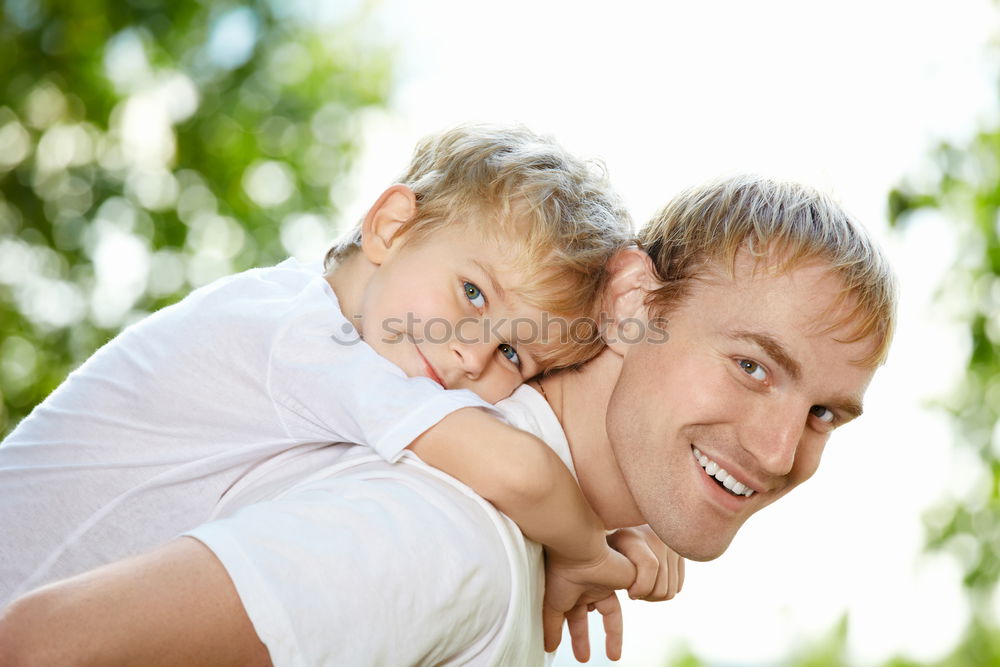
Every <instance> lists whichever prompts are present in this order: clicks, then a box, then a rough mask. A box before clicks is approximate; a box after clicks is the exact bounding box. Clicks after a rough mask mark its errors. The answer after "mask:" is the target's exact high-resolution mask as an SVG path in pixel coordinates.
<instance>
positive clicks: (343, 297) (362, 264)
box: [323, 251, 376, 332]
mask: <svg viewBox="0 0 1000 667" xmlns="http://www.w3.org/2000/svg"><path fill="white" fill-rule="evenodd" d="M375 268H376V267H375V265H374V264H372V263H371V262H370V261H368V259H367V258H366V257H365V256H364V253H362V252H360V251H359V252H355V253H353V254H351V255H349V256H348V257H345V258H344V259H343V260H341V261H339V262H337V263H336V264H333V265H332V266H330V268H329V269H327V271H326V274H325V275H324V276H323V277H324V278H326V282H328V283H329V284H330V287H332V288H333V293H334V294H336V295H337V301H338V302H339V303H340V311H341V312H342V313H343V314H344V317H346V318H347V321H348V322H350V323H351V324H353V325H354V328H355V329H357V330H358V331H359V332H360V331H361V325H362V322H361V302H362V297H363V296H364V292H365V286H366V285H367V284H368V282H369V281H370V280H371V277H372V274H374V273H375Z"/></svg>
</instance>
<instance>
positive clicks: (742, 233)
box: [639, 175, 896, 366]
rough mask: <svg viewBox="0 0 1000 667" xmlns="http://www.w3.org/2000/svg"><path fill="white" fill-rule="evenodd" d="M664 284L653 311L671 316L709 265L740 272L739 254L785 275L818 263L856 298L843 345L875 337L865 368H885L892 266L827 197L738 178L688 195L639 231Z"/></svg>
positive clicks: (892, 314) (892, 306)
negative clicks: (765, 260) (760, 260)
mask: <svg viewBox="0 0 1000 667" xmlns="http://www.w3.org/2000/svg"><path fill="white" fill-rule="evenodd" d="M639 243H640V245H641V246H642V247H643V248H644V249H645V250H646V252H647V253H649V255H650V257H652V260H653V264H654V266H655V267H656V271H657V273H658V277H659V278H660V280H661V281H662V285H661V286H660V287H659V288H658V289H656V290H654V291H653V292H651V293H650V295H649V304H650V305H651V306H652V307H653V308H654V309H655V310H657V312H659V313H662V314H666V313H667V312H668V311H669V310H670V308H671V307H673V306H675V305H676V304H677V303H679V301H680V300H681V299H684V298H685V297H686V295H687V292H688V288H689V286H690V283H691V280H692V279H696V278H697V277H698V276H699V275H701V274H702V273H703V271H704V270H705V269H706V268H707V267H708V264H709V263H710V262H720V263H722V264H723V265H724V266H725V265H728V266H730V267H734V266H735V261H736V255H737V253H738V252H740V251H741V250H746V251H748V252H749V253H750V254H751V255H752V256H754V257H765V256H766V257H767V258H768V259H769V260H775V259H777V260H778V261H779V262H780V264H779V266H778V267H777V268H778V270H780V271H788V270H791V269H792V268H794V267H795V266H797V265H799V264H801V263H803V262H807V261H811V260H815V261H820V262H823V263H825V264H827V265H828V266H829V268H830V271H831V272H832V273H833V274H834V275H836V276H838V277H839V278H840V280H841V281H842V285H843V291H842V298H841V299H840V300H839V301H838V303H837V304H834V305H835V306H838V305H840V304H843V303H844V302H845V300H846V299H847V298H848V297H851V298H852V301H851V308H850V310H849V311H848V314H847V315H846V316H845V317H843V318H841V319H840V320H838V321H837V322H836V325H840V324H847V323H850V324H851V326H852V332H851V335H850V337H849V338H848V339H847V340H845V341H844V342H854V341H858V340H863V339H865V338H868V337H869V336H871V337H872V340H873V342H874V347H873V350H872V353H871V354H870V355H869V356H868V357H866V358H865V359H859V360H857V362H858V363H860V364H863V365H866V366H877V365H879V364H881V363H883V362H884V361H885V357H886V354H887V352H888V348H889V343H890V342H891V339H892V334H893V330H894V328H895V321H896V280H895V277H894V275H893V273H892V269H891V268H890V266H889V262H888V261H887V260H886V258H885V256H884V255H883V254H882V252H881V250H879V248H878V247H877V246H876V245H875V243H874V242H872V240H871V239H870V238H869V237H868V235H867V233H866V232H865V231H864V229H863V228H862V227H861V226H860V225H859V224H858V223H857V222H856V221H855V220H853V219H852V217H851V216H850V215H849V214H848V213H847V212H846V211H844V209H843V208H841V206H840V205H839V204H837V203H836V202H835V201H834V200H833V199H831V198H830V197H829V196H827V195H825V194H823V193H820V192H818V191H816V190H814V189H812V188H809V187H807V186H804V185H800V184H798V183H790V182H782V181H777V180H772V179H768V178H762V177H758V176H750V175H743V176H736V177H732V178H726V179H721V180H718V181H714V182H712V183H709V184H707V185H702V186H698V187H693V188H690V189H688V190H685V191H684V192H682V193H681V194H680V195H678V196H677V197H675V198H674V199H673V200H672V201H671V202H670V203H669V204H667V206H666V207H665V208H663V210H661V211H660V212H659V213H658V214H657V215H656V216H655V217H654V218H653V220H652V221H651V222H650V223H649V224H648V225H646V227H645V228H644V229H643V230H641V231H640V232H639Z"/></svg>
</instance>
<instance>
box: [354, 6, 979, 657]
mask: <svg viewBox="0 0 1000 667" xmlns="http://www.w3.org/2000/svg"><path fill="white" fill-rule="evenodd" d="M380 15H381V18H382V25H381V27H380V30H383V31H385V33H384V34H383V35H382V37H383V38H385V37H386V35H388V38H387V39H386V41H388V42H389V43H391V44H394V45H395V46H396V48H397V52H398V61H399V63H400V64H401V67H402V72H401V76H400V80H399V86H398V88H397V94H396V97H395V100H394V103H393V108H392V110H391V111H390V112H389V113H385V114H383V113H379V114H376V115H372V116H370V117H369V118H368V119H367V122H366V124H365V128H366V130H365V134H366V137H365V138H366V141H367V149H366V152H365V154H364V157H363V160H362V163H361V165H360V169H359V171H358V176H357V182H356V187H355V192H354V193H353V194H354V201H353V203H352V204H351V206H350V207H349V209H348V215H347V218H348V219H354V218H355V217H356V216H358V215H360V213H361V212H362V211H363V210H364V209H365V208H367V206H368V204H369V203H370V202H371V200H373V199H374V197H375V196H377V195H378V193H379V192H380V191H381V189H382V188H383V187H384V186H385V185H388V184H389V182H391V179H392V178H393V177H394V176H395V175H396V174H397V173H398V172H399V171H400V170H401V169H402V167H403V166H404V165H405V164H406V162H407V160H408V158H409V154H410V151H411V150H412V147H413V145H414V143H415V142H416V141H417V139H418V138H420V137H421V136H423V135H424V134H427V133H429V132H432V131H435V130H438V129H441V128H443V127H446V126H449V125H452V124H455V123H457V122H461V121H467V120H502V121H506V120H516V121H521V122H523V123H525V124H527V125H528V126H530V127H532V128H533V129H535V130H539V131H543V132H547V133H551V134H554V135H555V136H556V137H557V138H558V139H559V140H560V141H561V142H562V143H563V144H564V145H566V146H567V147H569V148H570V149H571V150H573V151H575V152H577V153H578V154H583V155H588V156H594V157H600V158H603V159H604V161H605V162H606V163H607V165H608V167H609V169H610V172H611V176H612V178H613V180H614V181H615V183H616V184H617V186H618V188H619V190H620V192H621V193H622V194H623V195H624V197H625V199H626V201H627V202H628V204H629V205H630V207H631V209H632V212H633V214H634V216H635V218H636V220H637V222H638V223H640V224H641V223H642V222H643V221H645V220H646V219H648V218H649V217H650V216H651V215H652V214H653V213H654V212H655V210H656V209H657V208H658V207H659V206H661V205H662V204H664V203H665V202H666V201H667V199H668V198H669V197H670V196H671V195H673V194H674V193H675V192H676V191H677V190H678V189H680V188H681V187H682V186H684V185H687V184H691V183H694V182H698V181H701V180H704V179H706V178H710V177H713V176H716V175H719V174H720V173H725V172H733V171H741V170H750V171H757V172H763V173H767V174H773V175H778V176H785V177H791V178H795V179H798V180H802V181H806V182H809V183H812V184H814V185H818V186H821V187H824V188H827V189H829V190H831V191H833V192H834V194H835V195H836V196H837V197H838V198H840V199H841V200H842V201H843V202H844V203H845V204H846V205H847V207H848V208H849V209H851V210H853V211H854V212H855V213H856V214H858V215H859V216H860V217H861V218H862V219H863V220H864V221H865V222H866V223H867V225H868V226H869V228H870V229H871V230H872V232H873V233H874V234H875V235H876V236H877V237H879V238H880V239H882V240H883V243H884V244H885V245H886V247H887V249H888V251H889V253H890V254H891V256H892V257H893V259H894V261H895V265H896V267H897V269H898V272H899V274H900V277H901V280H902V284H903V301H902V312H901V320H900V322H901V326H900V331H899V333H898V335H897V343H896V345H895V349H894V353H893V355H892V358H891V360H890V362H889V364H888V365H887V367H886V368H884V369H883V370H882V371H881V372H880V374H879V375H878V376H877V377H876V379H875V382H874V384H873V386H872V388H871V390H870V391H869V394H868V397H867V401H866V414H865V416H864V418H863V419H862V420H861V421H860V422H858V423H856V424H853V425H851V426H849V427H847V428H845V429H844V430H843V431H842V432H841V433H839V434H838V435H837V436H836V437H835V438H834V440H833V442H832V443H831V445H830V446H829V447H828V448H827V453H826V456H825V459H824V463H823V466H822V467H821V469H820V472H819V473H818V475H817V476H816V477H815V478H814V479H813V480H812V481H810V482H809V483H808V484H806V485H805V486H804V487H802V488H801V489H799V490H797V491H796V492H795V493H794V494H792V495H791V496H790V498H789V499H787V500H783V501H782V502H781V503H779V504H778V505H777V506H775V507H772V508H769V509H768V510H766V511H765V512H763V513H762V514H760V515H759V516H758V517H755V518H754V519H753V520H751V521H750V523H749V524H748V525H747V526H746V527H745V528H744V530H743V531H742V532H741V533H740V535H739V536H738V537H737V539H736V541H735V542H734V544H733V546H732V547H731V548H730V550H729V551H728V552H727V553H726V554H725V555H724V556H723V557H722V558H720V559H719V560H717V561H715V562H712V563H704V564H701V563H696V564H690V565H689V568H688V578H687V583H686V585H685V589H684V592H683V593H682V594H681V595H680V596H679V597H678V598H677V599H676V600H674V601H672V602H669V603H660V604H656V605H650V604H644V603H629V602H628V601H627V600H625V601H624V602H625V605H626V608H625V614H626V645H625V655H624V659H623V664H626V665H662V664H663V661H664V660H665V658H666V657H667V656H668V655H670V654H671V653H672V652H675V651H677V650H679V647H680V646H681V645H682V644H683V643H687V644H689V645H690V646H691V647H692V648H693V649H694V650H695V651H696V652H697V653H698V654H699V655H700V656H702V657H703V658H706V659H708V660H710V661H711V662H712V664H715V665H727V666H735V665H770V664H774V662H775V661H776V660H778V659H779V658H781V657H782V656H784V655H786V654H787V652H788V651H789V650H792V649H794V647H795V646H796V642H797V641H801V640H802V638H803V636H808V635H815V634H816V633H820V632H823V631H825V630H827V629H829V628H830V627H831V626H832V625H833V623H834V622H835V621H836V620H837V619H838V618H839V617H840V615H841V614H842V613H843V612H845V611H850V631H849V641H850V648H851V651H852V655H853V657H854V660H855V661H856V663H857V664H870V663H872V662H875V661H879V660H883V659H886V658H888V657H890V656H891V655H893V654H894V653H897V652H903V653H905V654H907V655H908V656H910V657H911V658H914V659H918V660H929V659H932V658H934V657H936V656H940V655H941V654H942V653H943V652H945V651H947V650H948V649H949V648H950V646H951V644H952V643H953V642H954V641H955V640H956V638H957V636H958V633H959V632H960V631H961V629H962V626H963V623H964V619H965V611H964V608H963V606H962V604H963V603H962V598H961V597H960V589H959V580H958V574H957V568H956V566H955V565H954V564H953V563H952V562H951V561H950V560H949V559H948V558H945V557H934V558H929V557H920V556H919V555H918V554H919V551H920V545H921V544H922V528H921V520H920V516H921V513H922V512H923V510H924V509H925V508H927V507H928V506H930V505H931V504H933V503H934V501H935V500H937V499H939V498H941V497H942V496H943V495H944V494H946V493H959V492H960V490H961V489H963V488H968V487H970V486H971V485H973V484H975V483H976V479H977V478H978V477H979V475H980V474H981V473H980V472H979V471H977V470H976V468H975V467H974V466H972V465H970V464H969V463H968V462H964V463H963V462H962V461H959V460H957V459H956V456H955V454H954V453H952V452H951V451H950V442H951V436H950V433H949V428H948V426H947V424H946V423H945V422H944V420H943V419H942V418H941V417H940V416H938V415H937V414H935V413H934V411H933V410H931V409H929V408H928V407H927V401H928V400H929V399H930V398H933V397H936V396H940V395H942V394H943V393H944V392H945V391H946V389H947V388H948V387H949V386H951V385H952V383H953V382H954V381H955V380H956V378H957V377H959V362H960V359H961V355H962V352H963V351H964V349H965V345H966V342H965V340H964V338H963V337H962V335H961V331H960V330H959V329H957V328H956V327H954V326H949V325H948V323H947V315H946V314H945V311H944V310H942V309H940V308H939V309H937V310H934V309H932V308H931V307H930V305H929V304H930V296H931V294H932V292H933V290H934V288H935V286H936V285H937V284H938V282H939V279H940V276H941V274H942V272H943V270H944V269H945V268H946V267H947V266H948V265H949V264H950V262H951V261H952V258H953V256H954V241H953V239H952V236H951V233H950V227H949V224H948V223H947V222H946V221H942V220H938V219H935V218H932V217H926V218H924V219H921V220H920V221H919V223H918V224H915V225H914V226H913V228H912V229H911V230H910V231H909V232H908V233H907V234H905V235H903V236H899V235H892V236H889V234H888V232H887V229H886V221H885V199H886V193H887V192H888V190H889V188H890V187H891V186H892V185H894V184H896V183H898V182H899V181H900V179H902V178H903V177H904V176H906V175H914V174H919V173H921V172H922V171H923V169H924V168H925V165H926V164H927V155H928V153H929V151H930V149H931V147H932V146H933V145H934V144H935V142H936V141H937V140H939V139H942V138H960V137H963V136H968V135H969V134H970V133H971V132H972V131H973V130H974V128H975V127H976V124H977V123H979V122H983V121H985V120H986V119H989V118H993V117H995V113H994V111H993V109H994V95H995V93H994V91H993V89H992V88H991V86H990V81H991V78H992V70H991V69H990V68H989V67H988V59H987V58H986V57H985V49H984V45H985V44H986V42H987V40H988V38H989V36H990V33H991V31H992V30H993V28H994V27H995V26H996V23H997V21H996V18H997V14H996V10H995V9H994V7H993V5H992V4H991V3H990V2H988V0H953V1H952V2H949V3H947V5H946V6H945V5H944V4H943V3H939V2H926V1H922V2H912V1H910V2H904V1H902V0H887V1H883V2H871V1H866V2H861V1H857V0H848V1H842V2H826V3H818V2H809V3H804V2H792V1H787V2H777V1H762V2H753V3H748V2H735V1H726V2H712V3H691V2H686V3H680V2H661V3H652V2H629V1H622V2H618V3H609V2H579V1H578V2H571V1H568V0H564V1H558V2H539V1H538V0H535V1H533V2H528V1H525V0H508V2H505V3H499V4H498V3H475V2H461V1H459V0H451V1H446V0H438V1H432V2H411V3H407V2H405V1H404V0H385V1H384V2H383V3H381V10H380ZM595 653H597V654H599V653H600V650H599V647H597V646H595ZM557 664H562V665H569V664H574V662H573V660H572V658H571V656H570V654H569V652H568V649H566V651H565V652H563V653H562V655H561V658H560V659H559V660H558V662H557ZM592 664H602V662H601V660H600V659H595V660H594V661H592Z"/></svg>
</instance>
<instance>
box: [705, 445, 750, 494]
mask: <svg viewBox="0 0 1000 667" xmlns="http://www.w3.org/2000/svg"><path fill="white" fill-rule="evenodd" d="M691 451H692V452H693V453H694V458H695V460H697V461H698V465H700V466H701V467H702V468H703V469H704V470H705V473H706V474H707V475H708V476H709V477H711V478H713V479H714V480H715V481H716V482H717V483H718V484H719V486H721V487H722V488H724V489H725V490H726V491H728V492H729V493H731V494H732V495H734V496H744V497H746V498H749V497H750V496H752V495H753V494H754V490H753V489H752V488H750V486H749V485H748V484H744V483H743V482H741V481H740V480H739V479H737V478H736V477H735V476H734V475H732V474H730V473H729V472H728V471H727V470H726V469H725V468H723V467H722V466H720V465H719V464H718V463H716V462H715V461H713V460H712V459H710V458H708V457H707V456H705V455H704V454H702V453H701V451H700V450H699V449H698V448H697V447H695V446H694V445H692V446H691Z"/></svg>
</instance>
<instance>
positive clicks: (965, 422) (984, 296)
mask: <svg viewBox="0 0 1000 667" xmlns="http://www.w3.org/2000/svg"><path fill="white" fill-rule="evenodd" d="M930 168H931V173H930V174H920V175H914V176H913V177H911V178H910V180H909V181H907V182H906V183H904V184H902V185H900V186H899V187H898V188H896V189H894V190H893V191H892V192H891V193H890V194H889V202H888V203H889V212H890V221H891V222H892V223H893V224H894V225H900V226H905V225H906V224H907V223H908V222H909V221H911V220H912V219H913V218H914V217H915V216H916V215H919V212H920V211H921V210H928V209H934V210H936V211H939V212H940V213H941V214H942V215H943V216H944V217H946V218H947V219H948V220H950V221H953V222H954V223H955V231H956V233H957V235H958V238H959V243H960V246H959V253H958V260H957V262H956V264H955V265H954V266H953V267H951V269H950V271H949V273H948V277H947V279H946V281H945V283H944V284H943V285H942V286H941V292H940V294H939V297H938V298H939V300H940V301H941V302H943V303H947V304H948V305H949V307H950V308H951V309H953V310H954V309H957V310H958V312H959V315H960V317H961V318H962V321H963V322H964V324H965V327H966V330H967V332H968V336H969V348H968V357H967V359H966V366H965V373H964V376H963V380H962V383H961V386H959V387H957V388H956V389H955V391H954V392H953V393H952V395H951V396H949V397H946V398H944V399H943V400H942V405H943V406H944V408H945V409H946V410H947V411H948V413H949V414H950V416H951V418H952V422H953V424H954V426H955V431H956V435H957V438H956V442H957V443H958V444H957V446H958V447H960V448H962V449H964V450H965V451H967V452H969V453H971V454H972V455H973V456H974V457H975V459H977V460H978V461H979V462H980V463H981V468H980V469H981V470H982V471H983V473H984V474H983V476H982V479H976V478H975V477H974V476H973V477H971V478H970V479H969V484H968V487H967V488H966V489H964V490H963V492H962V493H961V494H959V495H957V496H956V497H953V498H949V499H947V500H945V501H943V502H942V503H941V504H940V505H939V506H938V507H936V508H934V509H933V510H932V511H931V512H930V513H929V514H928V516H927V517H926V520H925V525H926V529H927V546H928V548H929V549H931V550H943V551H946V552H948V553H951V554H952V555H954V556H955V558H956V560H957V562H958V563H960V564H961V567H962V568H963V574H964V583H965V587H966V591H967V593H968V599H969V604H970V609H971V610H972V622H971V624H970V627H969V629H968V631H967V634H966V637H965V639H964V640H963V642H962V643H961V644H960V646H959V647H958V648H957V649H956V650H955V652H954V654H953V655H951V656H950V657H948V658H947V659H946V660H944V661H942V662H941V663H939V664H940V665H942V667H944V666H947V667H951V666H956V667H957V666H959V665H961V666H964V665H976V666H978V665H997V664H1000V628H998V627H997V626H996V619H995V614H994V612H993V611H992V610H993V608H994V602H993V598H994V597H995V595H996V591H997V584H998V580H1000V128H992V129H988V130H984V131H981V132H979V133H978V134H976V135H975V136H974V137H973V138H972V139H971V140H970V141H969V142H968V143H965V144H963V145H952V144H942V145H941V146H939V147H938V148H937V149H936V150H935V151H934V159H933V162H932V164H931V165H930ZM918 181H919V182H918ZM895 664H898V665H904V664H908V663H903V662H898V663H895Z"/></svg>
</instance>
